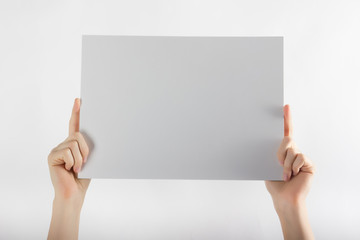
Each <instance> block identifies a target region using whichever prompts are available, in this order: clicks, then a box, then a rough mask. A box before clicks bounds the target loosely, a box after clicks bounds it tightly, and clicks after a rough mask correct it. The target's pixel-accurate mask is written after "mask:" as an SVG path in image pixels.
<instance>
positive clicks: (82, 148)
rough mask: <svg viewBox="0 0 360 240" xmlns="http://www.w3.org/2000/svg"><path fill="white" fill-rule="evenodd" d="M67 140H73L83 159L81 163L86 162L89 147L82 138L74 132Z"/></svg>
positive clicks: (78, 133)
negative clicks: (77, 145)
mask: <svg viewBox="0 0 360 240" xmlns="http://www.w3.org/2000/svg"><path fill="white" fill-rule="evenodd" d="M68 139H69V140H70V141H71V140H75V141H77V143H78V144H79V147H80V153H81V156H82V158H83V162H86V160H87V157H88V155H89V152H90V150H89V146H88V145H87V143H86V141H85V138H84V136H83V135H82V134H81V133H80V132H76V133H74V134H73V135H71V136H69V137H68Z"/></svg>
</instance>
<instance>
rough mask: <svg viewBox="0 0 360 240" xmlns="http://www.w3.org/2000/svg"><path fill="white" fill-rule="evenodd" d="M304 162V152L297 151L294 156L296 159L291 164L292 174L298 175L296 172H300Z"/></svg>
mask: <svg viewBox="0 0 360 240" xmlns="http://www.w3.org/2000/svg"><path fill="white" fill-rule="evenodd" d="M304 164H305V156H304V154H302V153H299V154H298V155H297V156H296V159H295V161H294V163H293V165H292V171H293V175H294V176H296V175H298V173H299V172H300V170H301V168H302V167H303V166H304Z"/></svg>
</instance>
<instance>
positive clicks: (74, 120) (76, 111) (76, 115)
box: [69, 98, 80, 135]
mask: <svg viewBox="0 0 360 240" xmlns="http://www.w3.org/2000/svg"><path fill="white" fill-rule="evenodd" d="M79 128H80V99H79V98H75V102H74V106H73V109H72V113H71V118H70V121H69V135H70V134H73V133H75V132H78V131H79Z"/></svg>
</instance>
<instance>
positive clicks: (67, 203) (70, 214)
mask: <svg viewBox="0 0 360 240" xmlns="http://www.w3.org/2000/svg"><path fill="white" fill-rule="evenodd" d="M81 207H82V202H78V201H73V200H70V199H66V200H65V199H57V198H56V197H55V199H54V201H53V209H52V218H51V223H50V229H49V235H48V240H54V239H56V240H61V239H66V240H76V239H78V233H79V223H80V212H81Z"/></svg>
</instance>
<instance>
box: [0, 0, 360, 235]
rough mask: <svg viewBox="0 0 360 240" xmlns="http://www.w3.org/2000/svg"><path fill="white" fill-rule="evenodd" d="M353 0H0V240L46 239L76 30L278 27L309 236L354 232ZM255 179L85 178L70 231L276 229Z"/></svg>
mask: <svg viewBox="0 0 360 240" xmlns="http://www.w3.org/2000/svg"><path fill="white" fill-rule="evenodd" d="M359 12H360V2H359V1H356V0H354V1H340V0H339V1H329V0H324V1H313V0H309V1H290V0H279V1H276V0H273V1H268V0H263V1H259V0H251V1H250V0H249V1H228V0H225V1H224V0H222V1H209V0H207V1H205V0H204V1H196V0H191V1H190V0H186V1H185V0H183V1H170V0H163V1H145V0H144V1H140V0H132V1H70V0H69V1H49V0H42V1H28V0H23V1H16V0H12V1H10V0H9V1H6V0H5V1H4V0H1V1H0V239H44V238H45V237H46V235H47V231H48V226H49V222H50V217H51V204H52V199H53V190H52V185H51V182H50V178H49V174H48V167H47V155H48V153H49V151H50V150H51V149H52V148H53V147H54V146H56V145H57V144H58V143H59V142H61V141H62V140H64V139H65V138H66V134H67V130H68V129H67V124H68V120H69V117H70V112H71V107H72V103H73V99H74V98H75V97H78V96H79V95H80V77H81V72H80V69H81V59H80V56H81V35H82V34H109V35H110V34H114V35H116V34H128V35H181V36H182V35H196V36H204V35H205V36H284V45H285V46H284V51H285V53H284V60H285V65H284V68H285V70H284V75H285V102H286V103H289V104H290V105H291V107H292V109H293V118H294V125H295V140H296V142H297V143H298V145H299V147H300V148H301V149H302V150H303V152H304V153H305V154H307V155H308V156H310V157H311V158H312V159H313V161H314V162H315V164H316V166H317V170H318V171H317V173H316V177H315V179H314V184H313V187H312V189H311V192H310V195H309V197H308V209H309V215H310V221H311V225H312V227H313V230H314V233H315V236H316V237H317V239H347V240H349V239H360V204H359V203H360V187H359V185H360V184H359V183H360V180H359V176H358V172H359V169H360V157H359V149H360V147H359V145H360V144H359V143H360V140H359V136H360V124H359V123H360V108H359V105H360V94H359V92H360V14H359ZM281 236H282V235H281V228H280V224H279V221H278V219H277V215H276V214H275V211H274V209H273V206H272V202H271V198H270V196H269V194H268V193H267V191H266V189H265V186H264V183H263V182H250V181H238V182H236V181H159V180H157V181H155V180H153V181H144V180H94V181H92V183H91V185H90V188H89V190H88V193H87V196H86V200H85V203H84V206H83V209H82V217H81V224H80V239H100V238H102V239H281Z"/></svg>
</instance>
